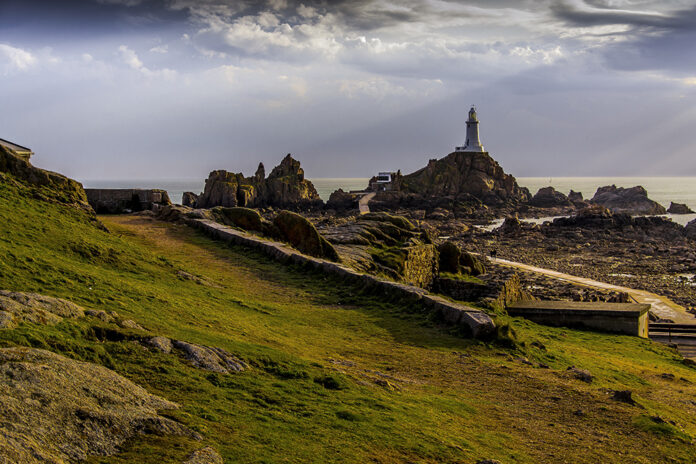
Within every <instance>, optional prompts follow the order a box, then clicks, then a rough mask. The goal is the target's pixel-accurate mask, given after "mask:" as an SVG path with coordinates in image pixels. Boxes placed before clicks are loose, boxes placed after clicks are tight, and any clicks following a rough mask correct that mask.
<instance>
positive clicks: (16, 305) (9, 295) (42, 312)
mask: <svg viewBox="0 0 696 464" xmlns="http://www.w3.org/2000/svg"><path fill="white" fill-rule="evenodd" d="M84 315H85V310H84V309H83V308H81V307H80V306H78V305H76V304H74V303H72V302H70V301H67V300H63V299H60V298H52V297H49V296H44V295H39V294H38V293H21V292H10V291H7V290H0V329H12V328H14V327H16V326H17V325H18V324H19V323H21V322H31V323H33V324H49V325H54V324H57V323H59V322H60V321H62V320H63V318H79V317H83V316H84Z"/></svg>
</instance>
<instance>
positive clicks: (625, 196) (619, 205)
mask: <svg viewBox="0 0 696 464" xmlns="http://www.w3.org/2000/svg"><path fill="white" fill-rule="evenodd" d="M590 201H591V202H592V203H595V204H598V205H602V206H604V207H605V208H608V209H610V210H611V211H612V212H614V213H626V214H632V215H655V214H665V213H666V212H667V211H666V210H665V208H664V206H662V205H660V204H659V203H657V202H655V201H653V200H651V199H649V198H648V192H647V191H646V190H645V189H644V188H643V187H641V186H640V185H637V186H635V187H631V188H623V187H617V186H616V185H608V186H605V187H600V188H598V189H597V192H596V193H595V195H594V197H592V200H590Z"/></svg>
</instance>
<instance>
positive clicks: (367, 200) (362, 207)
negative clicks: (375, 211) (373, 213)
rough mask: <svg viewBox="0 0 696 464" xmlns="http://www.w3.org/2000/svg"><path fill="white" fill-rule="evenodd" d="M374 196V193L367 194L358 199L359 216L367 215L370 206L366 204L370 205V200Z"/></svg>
mask: <svg viewBox="0 0 696 464" xmlns="http://www.w3.org/2000/svg"><path fill="white" fill-rule="evenodd" d="M375 195H376V193H375V192H372V193H368V194H367V195H365V196H363V197H362V198H361V199H360V201H359V202H358V208H359V209H360V214H367V213H369V212H370V206H369V205H368V203H370V200H372V199H373V198H374V197H375Z"/></svg>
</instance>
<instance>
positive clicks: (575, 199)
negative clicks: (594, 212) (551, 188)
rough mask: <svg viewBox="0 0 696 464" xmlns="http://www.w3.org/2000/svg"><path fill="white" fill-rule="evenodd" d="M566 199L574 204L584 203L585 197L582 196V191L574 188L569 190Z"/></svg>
mask: <svg viewBox="0 0 696 464" xmlns="http://www.w3.org/2000/svg"><path fill="white" fill-rule="evenodd" d="M568 200H570V202H571V203H573V204H574V205H578V204H582V203H586V202H585V199H584V198H583V197H582V192H576V191H575V190H571V191H570V193H568Z"/></svg>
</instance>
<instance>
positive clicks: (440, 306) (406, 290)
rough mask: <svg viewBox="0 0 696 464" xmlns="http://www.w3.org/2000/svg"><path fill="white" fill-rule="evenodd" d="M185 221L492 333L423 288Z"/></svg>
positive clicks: (470, 329)
mask: <svg viewBox="0 0 696 464" xmlns="http://www.w3.org/2000/svg"><path fill="white" fill-rule="evenodd" d="M185 221H186V222H187V223H188V224H189V225H191V226H193V227H196V228H199V229H201V230H203V231H204V232H206V233H207V234H208V235H210V236H212V237H213V238H216V239H218V240H222V241H225V242H228V243H233V244H236V245H242V246H246V247H249V248H254V249H257V250H259V251H261V252H263V253H265V254H267V255H269V256H270V257H272V258H273V259H275V260H278V261H280V262H283V263H292V264H300V265H303V266H308V267H311V268H313V269H316V270H319V271H322V272H324V273H327V274H332V275H334V276H336V277H338V278H340V279H342V280H345V281H346V282H349V283H352V284H357V285H360V286H362V287H364V288H372V289H375V290H377V291H378V292H379V293H382V294H384V296H385V297H390V296H391V297H396V298H403V299H405V300H410V301H413V302H414V303H416V304H421V305H423V306H424V307H425V308H426V309H428V310H429V311H431V312H434V313H436V314H437V315H438V316H439V317H440V318H441V319H442V320H443V321H444V322H445V323H447V324H449V325H453V326H458V327H461V328H462V329H463V331H464V332H465V333H466V334H467V335H468V336H470V337H473V338H479V339H487V338H490V337H492V336H494V334H495V323H494V322H493V320H492V319H491V318H490V317H489V316H488V315H487V314H486V313H484V312H483V311H481V310H479V309H476V308H472V307H470V306H465V305H463V304H459V303H455V302H452V301H449V300H446V299H444V298H442V297H439V296H436V295H431V294H429V293H428V292H427V291H425V290H423V289H422V288H418V287H414V286H412V285H406V284H401V283H398V282H392V281H390V280H384V279H380V278H378V277H375V276H372V275H369V274H363V273H360V272H357V271H355V270H353V269H351V268H348V267H346V266H343V265H341V264H338V263H334V262H332V261H328V260H324V259H319V258H313V257H311V256H307V255H304V254H302V253H299V252H298V251H296V250H294V249H292V248H290V247H289V246H287V245H285V244H283V243H279V242H274V241H271V240H267V239H263V238H261V237H257V236H254V235H251V234H248V233H245V232H242V231H239V230H236V229H233V228H231V227H228V226H225V225H223V224H219V223H217V222H215V221H211V220H207V219H191V218H186V219H185Z"/></svg>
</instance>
